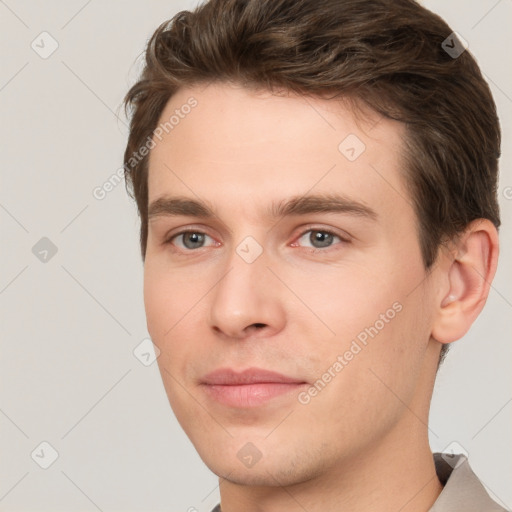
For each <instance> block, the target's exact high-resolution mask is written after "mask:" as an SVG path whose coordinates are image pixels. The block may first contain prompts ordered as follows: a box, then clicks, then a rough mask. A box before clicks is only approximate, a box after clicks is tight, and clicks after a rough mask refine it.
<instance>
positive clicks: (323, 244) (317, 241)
mask: <svg viewBox="0 0 512 512" xmlns="http://www.w3.org/2000/svg"><path fill="white" fill-rule="evenodd" d="M336 239H337V240H338V241H339V242H348V240H346V239H344V238H341V237H340V236H339V235H337V234H336V233H333V232H332V231H329V230H325V229H309V230H308V231H305V232H304V233H302V235H301V236H300V238H299V239H298V241H297V242H296V243H294V244H292V245H294V246H296V245H304V246H305V247H311V248H313V249H324V248H329V247H331V246H332V245H333V243H334V242H335V241H336ZM308 243H309V244H310V245H307V244H308Z"/></svg>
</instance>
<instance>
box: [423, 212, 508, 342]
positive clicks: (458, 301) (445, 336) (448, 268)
mask: <svg viewBox="0 0 512 512" xmlns="http://www.w3.org/2000/svg"><path fill="white" fill-rule="evenodd" d="M498 252H499V241H498V232H497V230H496V227H495V226H494V224H493V223H492V222H491V221H490V220H488V219H477V220H474V221H473V222H471V223H470V224H469V225H468V226H467V228H466V229H465V230H464V233H463V234H462V235H461V236H460V238H458V239H457V241H456V242H453V250H452V251H450V254H449V255H447V254H446V253H444V254H443V252H441V254H440V255H439V257H440V258H442V259H443V261H442V262H441V265H440V268H441V272H442V274H443V275H442V277H443V282H444V286H443V287H442V289H441V290H440V291H439V294H438V297H437V301H438V304H437V309H436V313H435V319H434V322H433V326H432V337H433V338H434V339H435V340H437V341H439V342H440V343H451V342H452V341H456V340H458V339H460V338H462V336H464V334H466V332H467V331H468V330H469V328H470V327H471V325H472V323H473V322H474V321H475V319H476V317H477V316H478V315H479V314H480V311H482V308H483V307H484V305H485V302H486V300H487V296H488V295H489V290H490V287H491V282H492V280H493V278H494V274H495V273H496V267H497V264H498Z"/></svg>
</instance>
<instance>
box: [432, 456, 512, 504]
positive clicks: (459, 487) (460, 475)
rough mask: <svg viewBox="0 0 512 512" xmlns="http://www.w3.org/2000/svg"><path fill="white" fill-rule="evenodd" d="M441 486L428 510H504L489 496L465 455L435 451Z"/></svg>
mask: <svg viewBox="0 0 512 512" xmlns="http://www.w3.org/2000/svg"><path fill="white" fill-rule="evenodd" d="M434 462H435V465H436V472H437V477H438V478H439V480H440V482H441V483H442V484H443V485H444V489H443V490H442V491H441V494H440V495H439V496H438V498H437V500H436V502H435V503H434V505H433V506H432V507H431V509H430V510H429V512H507V510H506V509H505V508H503V507H502V506H500V505H498V504H497V503H496V502H495V501H493V500H492V499H491V497H490V496H489V494H487V491H486V490H485V488H484V486H483V485H482V483H481V482H480V480H479V479H478V477H477V476H476V475H475V473H473V470H472V469H471V467H470V465H469V462H468V459H467V457H466V456H465V455H450V454H448V453H434Z"/></svg>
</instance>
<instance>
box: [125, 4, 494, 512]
mask: <svg viewBox="0 0 512 512" xmlns="http://www.w3.org/2000/svg"><path fill="white" fill-rule="evenodd" d="M126 104H127V106H129V107H131V108H132V113H131V114H132V118H131V126H130V135H129V140H128V145H127V148H126V152H125V170H126V178H127V180H128V183H130V184H131V187H132V190H133V194H134V197H135V199H136V201H137V205H138V209H139V214H140V217H141V251H142V257H143V260H144V299H145V307H146V315H147V324H148V330H149V333H150V335H151V338H152V340H153V342H154V343H155V345H156V346H157V347H158V349H159V351H160V356H159V358H158V362H159V367H160V371H161V374H162V378H163V382H164V386H165V389H166V392H167V395H168V398H169V402H170V404H171V406H172V408H173V410H174V412H175V414H176V417H177V419H178V421H179V422H180V425H181V426H182V427H183V429H184V431H185V432H186V433H187V435H188V436H189V438H190V440H191V441H192V443H193V444H194V446H195V448H196V449H197V451H198V453H199V455H200V456H201V458H202V459H203V461H204V462H205V464H206V465H207V466H208V467H209V468H210V469H211V470H212V471H213V472H214V473H215V474H217V475H218V476H219V477H220V479H219V481H220V495H221V503H220V505H219V506H218V507H216V509H215V510H216V511H219V510H221V509H222V512H234V511H265V512H274V511H280V510H287V511H295V510H302V511H303V510H307V511H309V512H314V511H319V510H322V511H324V510H358V511H363V512H366V511H375V510H379V511H399V510H400V511H402V512H408V511H416V512H418V511H428V510H436V511H448V510H450V511H452V510H453V511H458V510H461V511H462V510H464V511H468V510H475V511H476V510H479V511H481V510H489V511H490V510H496V511H497V510H504V509H502V508H501V507H500V506H498V505H497V504H496V503H494V501H492V500H491V499H490V497H489V496H488V495H487V493H486V492H485V490H484V488H483V486H482V484H481V483H480V482H479V481H478V479H477V477H476V476H475V475H474V473H473V472H472V471H471V468H470V467H469V464H468V462H467V459H466V458H465V457H464V456H461V455H457V456H453V455H451V454H445V455H443V454H435V455H433V454H432V452H431V449H430V447H429V443H428V412H429V405H430V400H431V396H432V390H433V386H434V380H435V375H436V371H437V368H438V365H439V364H440V362H441V361H442V358H443V357H444V356H445V354H446V350H447V347H448V346H449V344H450V343H451V342H453V341H455V340H457V339H460V338H461V337H462V336H463V335H464V334H465V333H466V332H467V331H468V329H469V328H470V326H471V324H472V323H473V321H474V320H475V318H476V317H477V316H478V314H479V313H480V311H481V310H482V308H483V306H484V304H485V301H486V299H487V296H488V293H489V287H490V283H491V281H492V279H493V277H494V274H495V271H496V265H497V258H498V234H497V228H498V227H499V224H500V220H499V211H498V205H497V200H496V180H497V161H498V157H499V152H500V129H499V125H498V120H497V115H496V110H495V105H494V102H493V99H492V97H491V94H490V91H489V88H488V86H487V84H486V82H485V81H484V80H483V78H482V75H481V73H480V71H479V69H478V66H477V65H476V63H475V61H474V59H473V57H472V56H471V55H470V53H469V52H468V51H465V46H464V43H463V41H461V40H460V39H459V38H457V36H456V34H454V33H453V31H452V30H451V29H450V28H449V27H448V26H447V25H446V23H445V22H444V21H443V20H441V19H440V18H439V17H438V16H436V15H434V14H432V13H431V12H429V11H428V10H426V9H424V8H423V7H421V6H420V5H419V4H417V3H415V2H414V1H412V0H323V1H319V0H293V1H292V0H211V1H209V2H207V3H205V4H203V5H201V6H200V7H198V8H197V9H196V10H195V11H194V12H182V13H179V14H178V15H176V16H175V18H173V20H171V22H166V23H164V24H162V25H161V26H160V27H159V28H158V29H157V31H156V32H155V34H154V35H153V36H152V38H151V40H150V41H149V44H148V49H147V52H146V66H145V69H144V71H143V74H142V76H141V78H140V80H139V81H138V82H137V83H136V84H135V85H134V86H133V87H132V89H131V90H130V91H129V93H128V95H127V97H126Z"/></svg>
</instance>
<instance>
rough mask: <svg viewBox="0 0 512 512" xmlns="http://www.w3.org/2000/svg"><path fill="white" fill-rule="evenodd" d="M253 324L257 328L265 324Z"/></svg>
mask: <svg viewBox="0 0 512 512" xmlns="http://www.w3.org/2000/svg"><path fill="white" fill-rule="evenodd" d="M253 325H254V327H257V328H258V329H259V328H260V327H265V324H253Z"/></svg>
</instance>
